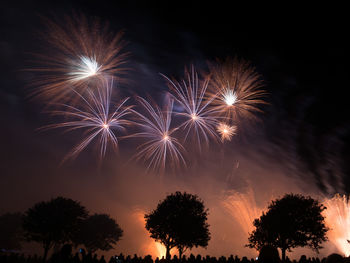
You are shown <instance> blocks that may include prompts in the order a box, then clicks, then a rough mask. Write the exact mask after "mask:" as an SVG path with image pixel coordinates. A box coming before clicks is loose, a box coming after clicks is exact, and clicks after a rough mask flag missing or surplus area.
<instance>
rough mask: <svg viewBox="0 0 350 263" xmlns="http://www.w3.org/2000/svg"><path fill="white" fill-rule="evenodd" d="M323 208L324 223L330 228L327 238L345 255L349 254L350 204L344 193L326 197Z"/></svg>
mask: <svg viewBox="0 0 350 263" xmlns="http://www.w3.org/2000/svg"><path fill="white" fill-rule="evenodd" d="M324 205H325V206H326V207H327V209H326V210H324V216H325V220H326V225H327V226H328V227H329V228H330V230H329V232H328V237H329V240H330V241H331V242H332V243H333V244H334V245H335V246H336V247H337V248H338V249H339V251H340V252H342V253H343V254H344V255H345V256H346V257H348V256H350V244H349V241H350V204H349V198H348V197H347V196H345V195H343V196H342V195H339V194H336V195H335V196H334V197H333V198H331V199H326V200H325V201H324Z"/></svg>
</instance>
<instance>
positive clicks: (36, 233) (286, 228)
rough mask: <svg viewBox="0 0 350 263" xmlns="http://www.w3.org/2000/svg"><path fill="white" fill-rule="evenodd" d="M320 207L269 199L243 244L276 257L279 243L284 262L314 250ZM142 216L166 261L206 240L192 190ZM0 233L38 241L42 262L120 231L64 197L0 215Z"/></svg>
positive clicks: (95, 245) (321, 237)
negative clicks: (55, 251)
mask: <svg viewBox="0 0 350 263" xmlns="http://www.w3.org/2000/svg"><path fill="white" fill-rule="evenodd" d="M324 209H326V207H324V205H323V204H321V203H320V202H319V201H317V200H315V199H313V198H311V197H308V196H303V195H296V194H286V195H284V196H283V197H282V198H280V199H276V200H273V201H271V203H270V204H269V206H268V209H267V211H266V212H264V213H262V215H261V216H260V218H257V219H255V220H254V222H253V224H254V226H255V229H254V230H253V231H252V233H250V236H249V239H248V242H247V244H246V246H248V247H250V248H254V249H257V250H258V251H260V253H262V252H263V251H264V250H268V249H269V248H270V252H269V253H270V254H271V255H275V256H274V257H275V258H279V253H278V251H277V248H279V249H280V250H281V252H282V260H283V261H287V257H286V251H291V249H293V248H296V247H310V248H312V249H313V250H315V251H317V252H318V250H319V249H320V248H322V247H321V244H322V242H324V241H326V240H327V236H326V233H327V231H328V228H327V227H326V226H325V223H324V217H323V215H322V212H323V210H324ZM237 212H238V213H239V211H237ZM144 216H145V219H146V224H145V228H146V229H147V230H148V231H149V233H150V236H151V237H152V238H154V239H155V240H156V241H158V242H160V243H161V244H163V245H164V246H165V248H166V259H167V260H170V258H171V254H170V251H171V249H173V248H177V250H178V251H179V258H181V259H182V258H183V253H184V252H186V251H187V250H191V249H192V248H193V247H204V248H206V247H207V245H208V242H209V240H210V231H209V224H208V223H207V217H208V209H207V208H206V207H205V205H204V203H203V201H202V200H201V199H200V198H199V197H198V196H196V195H192V194H189V193H186V192H184V193H181V192H175V193H172V194H170V195H168V196H166V198H165V199H164V200H161V201H160V202H159V203H158V205H157V207H156V208H155V209H154V210H153V211H151V212H149V213H147V214H145V215H144ZM0 232H1V233H2V235H1V240H0V248H2V249H3V250H4V251H10V250H16V249H17V250H18V249H20V248H21V242H22V241H29V242H37V243H40V244H41V245H42V247H43V250H44V253H43V261H46V259H47V255H48V252H49V251H50V249H52V248H53V247H60V246H63V245H64V244H70V245H72V246H73V247H77V246H82V247H84V248H85V249H86V250H87V252H88V253H94V252H96V251H97V250H102V251H107V250H110V249H112V248H113V247H114V245H115V244H117V242H118V241H119V240H120V238H121V237H122V235H123V230H122V229H121V227H120V226H119V225H118V223H117V222H116V221H115V220H114V219H113V218H111V217H110V216H109V215H107V214H89V213H88V211H87V210H86V208H85V207H84V206H82V205H81V204H80V203H79V202H77V201H74V200H72V199H69V198H64V197H57V198H54V199H51V200H50V201H46V202H40V203H37V204H35V205H34V206H33V207H31V208H29V209H28V210H27V211H25V212H24V213H23V214H20V213H13V214H5V215H2V216H0ZM136 238H137V237H136Z"/></svg>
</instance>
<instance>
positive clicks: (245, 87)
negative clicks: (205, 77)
mask: <svg viewBox="0 0 350 263" xmlns="http://www.w3.org/2000/svg"><path fill="white" fill-rule="evenodd" d="M210 75H211V81H210V91H211V92H210V93H211V94H212V95H213V96H215V99H214V100H213V106H214V108H215V109H216V110H218V111H219V112H220V113H221V115H222V116H224V117H225V118H227V121H231V120H237V118H240V117H248V118H254V117H255V115H254V112H256V111H261V110H260V109H259V108H258V105H259V104H262V103H265V102H264V101H263V100H262V99H261V97H262V96H263V95H264V93H265V92H264V91H263V90H261V87H262V81H261V79H260V75H259V74H257V73H256V72H255V69H254V68H253V67H251V66H250V64H249V63H248V62H245V61H243V60H242V61H240V60H238V59H233V60H232V59H227V60H226V61H224V62H223V63H221V62H220V63H218V64H217V65H211V69H210Z"/></svg>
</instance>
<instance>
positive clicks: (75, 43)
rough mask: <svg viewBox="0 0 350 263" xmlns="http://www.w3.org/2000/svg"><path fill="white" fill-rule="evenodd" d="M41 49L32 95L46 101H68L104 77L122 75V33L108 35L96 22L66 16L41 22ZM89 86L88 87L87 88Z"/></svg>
mask: <svg viewBox="0 0 350 263" xmlns="http://www.w3.org/2000/svg"><path fill="white" fill-rule="evenodd" d="M45 23H46V25H47V28H48V30H47V31H46V32H45V33H44V39H45V40H46V43H47V44H46V45H45V48H47V49H48V50H47V51H46V52H45V51H44V53H43V54H38V55H37V58H38V60H37V61H36V62H37V67H35V68H33V69H30V71H34V72H35V73H37V74H36V78H35V80H34V81H33V83H32V84H33V85H34V86H35V87H37V89H36V90H35V91H34V93H33V95H36V96H40V97H44V98H45V99H49V100H50V101H54V102H57V101H63V102H67V101H72V96H73V97H75V96H74V95H76V93H74V92H72V90H75V91H77V92H78V93H79V94H84V90H85V89H86V88H87V86H88V84H95V85H94V86H96V83H95V82H96V81H99V80H100V79H102V78H104V76H106V75H108V76H114V78H115V79H116V80H118V81H119V80H120V75H121V74H122V73H124V72H125V70H126V69H125V68H123V67H122V64H123V63H125V57H126V53H121V50H122V48H123V46H124V43H123V41H121V37H122V33H121V32H120V33H118V34H112V33H111V32H109V29H108V26H107V25H102V24H101V23H100V21H99V20H97V19H95V20H93V21H89V20H88V19H87V18H86V17H85V16H83V15H73V16H70V17H68V16H66V17H65V18H64V20H63V22H62V21H61V22H58V21H57V22H56V21H53V20H50V19H45ZM90 86H91V85H90Z"/></svg>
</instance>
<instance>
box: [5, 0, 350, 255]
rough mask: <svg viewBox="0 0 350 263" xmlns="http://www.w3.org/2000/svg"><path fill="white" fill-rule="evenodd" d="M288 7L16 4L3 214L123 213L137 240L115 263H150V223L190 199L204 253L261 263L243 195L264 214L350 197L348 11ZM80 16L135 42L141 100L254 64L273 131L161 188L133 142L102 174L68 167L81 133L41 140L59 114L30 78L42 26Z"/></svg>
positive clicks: (10, 40)
mask: <svg viewBox="0 0 350 263" xmlns="http://www.w3.org/2000/svg"><path fill="white" fill-rule="evenodd" d="M164 2H166V1H164ZM274 8H277V9H276V12H272V11H271V10H272V9H271V10H270V12H268V13H265V12H263V9H261V10H259V8H257V10H255V11H254V10H252V7H249V8H248V7H239V6H236V7H231V6H229V5H227V3H225V2H220V1H216V2H211V3H208V4H203V3H202V2H201V1H193V2H191V3H181V2H177V1H170V2H168V3H167V4H164V3H155V2H153V3H151V2H147V4H146V3H143V4H141V5H140V4H139V3H138V2H136V1H57V2H53V1H33V3H29V1H16V0H15V1H5V2H2V4H1V7H0V32H1V34H0V61H1V65H0V67H1V70H0V110H1V114H0V120H1V121H0V123H1V129H0V136H1V138H2V140H1V143H0V146H1V147H0V159H1V170H0V176H1V184H0V200H1V203H0V214H2V213H5V212H15V211H25V210H26V209H27V208H29V207H31V206H32V205H33V204H35V203H36V202H38V201H43V200H48V199H50V198H52V197H56V196H59V195H61V196H65V197H70V198H72V199H75V200H78V201H80V202H81V203H82V204H83V205H84V206H86V207H87V208H88V209H89V210H90V211H92V212H101V213H108V214H110V215H111V216H113V217H114V218H116V220H117V222H118V223H119V224H120V225H121V227H122V228H123V229H124V231H125V236H124V238H123V240H122V241H121V242H120V244H118V245H117V247H116V250H115V251H113V252H110V253H112V254H113V253H115V252H118V253H119V252H123V253H125V254H133V253H139V254H146V253H154V251H151V252H150V250H152V249H150V248H147V245H146V243H147V242H149V240H148V239H147V234H146V232H145V230H144V229H143V225H142V224H143V222H142V216H140V215H142V213H144V212H145V211H149V210H151V209H153V208H155V206H156V204H157V202H158V201H159V200H161V199H162V198H164V197H165V196H166V194H167V193H170V192H173V191H176V190H180V191H188V192H191V193H194V194H197V195H198V196H200V197H201V198H202V199H203V200H204V202H205V204H206V205H207V206H208V207H209V211H210V222H209V223H210V225H211V232H212V240H211V241H210V243H209V246H208V249H207V251H204V250H198V251H200V253H203V254H211V255H215V256H218V255H229V254H231V253H234V254H235V253H238V254H241V255H254V251H252V250H249V249H247V248H243V245H244V244H241V243H239V241H240V239H242V237H245V236H244V235H245V233H244V231H242V230H240V229H239V225H238V224H237V222H236V223H235V222H234V219H233V218H230V216H229V215H228V214H227V211H225V209H224V206H222V201H223V200H225V198H226V197H227V195H229V193H232V191H238V192H241V193H248V192H249V191H250V192H249V193H251V192H252V193H253V196H254V198H253V199H255V202H256V204H254V205H256V206H258V207H261V208H263V207H266V204H267V203H268V202H269V201H270V199H271V198H272V197H278V196H280V195H283V194H284V193H286V192H299V193H304V194H308V195H312V196H314V197H320V198H323V197H328V196H330V195H332V194H334V193H337V192H338V193H348V192H349V191H350V177H349V176H348V174H349V171H350V166H349V164H350V162H349V161H350V160H349V152H350V144H349V142H350V121H349V115H348V113H347V110H348V105H349V103H348V96H347V90H348V85H349V73H348V63H349V60H348V46H347V45H346V42H345V36H346V34H347V31H345V29H344V27H345V25H346V23H345V22H346V19H345V18H344V16H343V14H342V12H340V10H341V7H339V10H338V9H331V8H329V9H328V7H324V10H316V9H312V10H306V9H304V8H298V7H287V6H285V7H282V6H280V7H276V6H275V7H274ZM278 9H279V10H278ZM287 9H288V11H289V12H287ZM325 9H327V10H325ZM293 10H295V11H293ZM73 12H81V13H83V14H85V15H86V16H88V17H99V18H100V19H101V20H102V21H105V22H108V23H109V25H110V29H111V31H113V32H118V31H120V30H123V31H124V36H123V39H124V40H125V41H126V42H127V45H126V46H125V48H124V49H125V51H127V52H130V55H129V57H128V60H127V61H128V62H127V65H128V67H129V68H130V71H128V73H127V75H126V78H128V79H130V80H131V81H129V82H128V83H126V84H121V85H120V87H119V89H120V93H121V94H125V95H128V96H130V95H132V94H138V95H140V96H147V95H149V96H151V97H153V98H155V99H156V100H157V101H159V102H161V101H162V98H163V97H164V92H165V91H167V86H166V83H165V82H164V79H163V78H162V77H161V76H160V74H159V73H163V74H165V75H170V76H174V77H181V75H182V74H183V70H184V67H185V66H190V65H191V64H194V65H195V66H197V67H198V68H203V69H204V70H205V69H206V68H207V65H208V62H210V61H214V60H215V59H217V58H218V59H224V58H226V57H228V56H230V57H235V56H236V57H239V58H243V59H246V60H248V61H250V62H251V64H252V65H253V66H255V68H256V71H257V72H258V73H259V74H261V76H262V79H263V81H264V89H265V90H266V91H267V95H266V96H265V98H264V100H265V101H267V102H268V104H266V105H263V106H261V109H262V110H263V113H258V114H257V115H258V117H259V119H260V121H257V122H249V123H244V124H242V128H241V130H240V132H239V133H238V135H237V136H235V137H234V139H233V140H232V141H231V142H230V143H228V144H225V145H224V146H223V147H221V148H220V147H215V146H214V147H213V148H211V150H208V151H206V152H205V153H204V154H203V155H201V156H191V157H190V158H191V159H192V160H193V161H194V162H193V163H195V165H193V167H190V168H189V169H186V170H183V171H181V172H178V173H175V174H174V173H169V174H168V175H165V176H163V177H161V178H160V177H159V176H157V175H156V174H147V175H145V174H144V173H143V171H144V167H143V166H142V164H132V165H129V166H128V165H125V163H126V160H128V159H129V158H130V156H131V155H132V154H133V153H134V151H135V142H133V141H130V140H123V141H121V143H120V149H119V153H113V152H108V154H107V155H106V157H105V159H104V160H103V161H102V162H99V161H97V158H96V151H94V150H95V149H94V147H93V146H92V147H89V148H88V149H87V150H86V151H84V152H83V153H82V154H81V155H79V156H78V158H77V159H75V160H70V161H67V162H65V163H64V164H61V161H62V159H63V158H64V156H65V154H66V153H67V152H69V150H70V149H71V148H72V147H73V146H74V145H75V144H76V142H77V140H79V133H72V134H71V133H63V132H62V130H49V131H39V130H38V129H39V128H40V127H42V126H44V125H47V124H50V123H52V122H55V119H54V118H55V117H52V116H51V115H49V114H47V113H46V112H45V102H44V101H40V100H36V99H32V98H30V96H29V94H30V91H31V89H32V88H33V87H31V85H30V83H31V81H32V80H33V79H35V74H34V73H33V72H30V71H26V69H28V68H31V61H32V60H33V57H34V54H38V53H40V52H43V50H44V49H43V45H45V42H43V41H42V39H41V38H40V32H43V31H44V30H46V29H45V25H44V24H43V23H42V20H41V18H40V16H46V17H53V16H55V17H57V18H58V19H59V18H60V17H62V16H64V15H70V14H72V13H73ZM332 15H336V18H331V17H332ZM247 189H250V190H249V191H248V190H247ZM135 218H137V219H135ZM140 218H141V219H140ZM140 220H141V221H140ZM146 240H147V241H146ZM310 253H311V252H310Z"/></svg>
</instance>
